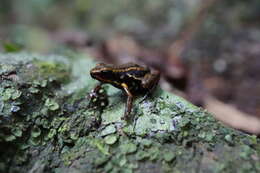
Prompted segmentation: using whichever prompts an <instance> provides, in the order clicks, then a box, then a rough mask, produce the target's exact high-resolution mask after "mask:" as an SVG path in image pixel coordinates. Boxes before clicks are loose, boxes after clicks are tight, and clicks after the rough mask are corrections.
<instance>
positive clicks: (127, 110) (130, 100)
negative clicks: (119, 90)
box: [121, 83, 133, 120]
mask: <svg viewBox="0 0 260 173" xmlns="http://www.w3.org/2000/svg"><path fill="white" fill-rule="evenodd" d="M121 86H122V87H123V88H124V90H125V92H126V94H127V102H126V108H125V114H124V119H126V120H127V119H129V115H130V113H131V109H132V105H133V95H132V94H131V92H130V90H129V88H128V86H127V85H126V84H125V83H123V84H121Z"/></svg>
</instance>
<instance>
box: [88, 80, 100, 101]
mask: <svg viewBox="0 0 260 173" xmlns="http://www.w3.org/2000/svg"><path fill="white" fill-rule="evenodd" d="M102 85H103V83H99V84H98V85H97V86H96V87H95V88H94V89H92V90H91V92H90V94H89V95H90V98H93V97H95V96H97V95H98V92H99V90H100V89H101V87H102Z"/></svg>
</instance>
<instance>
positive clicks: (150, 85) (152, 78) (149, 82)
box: [140, 70, 160, 103]
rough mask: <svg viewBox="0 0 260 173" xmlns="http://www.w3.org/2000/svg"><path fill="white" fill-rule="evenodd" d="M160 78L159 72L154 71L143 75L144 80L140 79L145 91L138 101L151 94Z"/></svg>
mask: <svg viewBox="0 0 260 173" xmlns="http://www.w3.org/2000/svg"><path fill="white" fill-rule="evenodd" d="M159 80H160V72H159V71H157V70H156V71H154V72H152V73H151V74H147V75H145V76H144V80H143V81H142V86H143V88H145V89H147V90H148V91H147V93H146V94H145V95H144V97H143V98H142V100H141V101H140V103H142V102H143V101H144V100H146V99H147V97H149V96H150V95H151V93H152V92H153V91H154V90H155V88H156V86H157V84H158V82H159Z"/></svg>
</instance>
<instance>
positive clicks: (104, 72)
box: [90, 63, 111, 81]
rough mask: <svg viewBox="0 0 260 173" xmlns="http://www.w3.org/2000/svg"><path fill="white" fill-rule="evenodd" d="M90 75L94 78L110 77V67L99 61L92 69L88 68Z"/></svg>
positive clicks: (101, 79) (104, 78) (103, 78)
mask: <svg viewBox="0 0 260 173" xmlns="http://www.w3.org/2000/svg"><path fill="white" fill-rule="evenodd" d="M90 75H91V77H92V78H94V79H97V80H99V81H104V80H106V79H109V78H110V76H111V67H110V66H109V65H107V64H104V63H99V64H97V65H96V66H95V67H94V68H93V69H91V70H90Z"/></svg>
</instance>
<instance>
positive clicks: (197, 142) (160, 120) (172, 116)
mask: <svg viewBox="0 0 260 173" xmlns="http://www.w3.org/2000/svg"><path fill="white" fill-rule="evenodd" d="M94 65H95V62H94V61H92V60H91V59H90V57H86V56H83V55H78V54H70V55H67V56H54V55H49V56H43V55H36V54H26V53H20V54H1V55H0V153H1V154H0V172H11V173H13V172H19V173H21V172H30V173H36V172H37V173H42V172H56V173H60V172H74V173H80V172H82V173H83V172H84V173H85V172H140V173H145V172H147V173H151V172H154V173H158V172H259V171H260V162H259V154H260V145H259V139H258V138H257V137H256V136H251V135H247V134H244V133H242V132H239V131H236V130H233V129H231V128H228V127H225V126H224V125H222V124H221V123H219V122H217V121H216V120H215V119H213V117H212V116H211V115H209V113H207V112H206V111H205V110H202V109H200V108H197V107H195V106H194V105H192V104H190V103H188V102H187V101H185V100H184V99H182V98H180V97H177V96H175V95H173V94H170V93H167V92H165V91H162V90H161V89H160V88H158V89H157V90H156V92H155V93H154V94H153V96H152V97H151V98H149V99H147V100H145V101H144V102H141V103H140V100H141V98H138V99H136V100H135V104H134V108H133V112H132V117H133V118H132V119H131V120H129V121H128V122H125V121H124V120H121V117H122V116H123V112H124V106H125V102H126V97H125V96H124V95H123V94H122V92H121V91H120V90H117V89H115V88H113V87H111V86H105V87H104V88H103V89H102V90H100V93H99V96H98V97H95V98H92V99H90V97H88V95H89V93H90V91H91V89H92V88H93V87H94V86H95V85H96V84H97V81H95V80H93V79H91V78H90V76H89V70H90V68H91V67H93V66H94Z"/></svg>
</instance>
